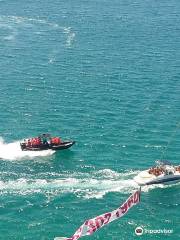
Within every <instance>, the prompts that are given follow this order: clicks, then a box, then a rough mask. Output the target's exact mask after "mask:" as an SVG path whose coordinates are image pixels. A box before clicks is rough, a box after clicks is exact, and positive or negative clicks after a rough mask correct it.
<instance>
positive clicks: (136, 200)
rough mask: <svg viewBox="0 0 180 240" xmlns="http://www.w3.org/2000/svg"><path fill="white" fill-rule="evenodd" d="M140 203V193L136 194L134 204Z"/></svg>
mask: <svg viewBox="0 0 180 240" xmlns="http://www.w3.org/2000/svg"><path fill="white" fill-rule="evenodd" d="M138 202H139V191H137V192H135V193H134V203H138Z"/></svg>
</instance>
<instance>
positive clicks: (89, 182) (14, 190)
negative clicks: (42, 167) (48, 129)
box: [0, 169, 167, 199]
mask: <svg viewBox="0 0 180 240" xmlns="http://www.w3.org/2000/svg"><path fill="white" fill-rule="evenodd" d="M136 174H137V172H135V171H129V172H123V173H118V172H116V171H112V170H110V169H104V170H100V171H94V172H93V173H91V174H90V173H73V174H69V173H65V174H60V173H50V172H49V173H44V174H43V175H40V176H39V178H36V179H35V178H34V176H29V175H22V176H21V177H20V178H18V179H16V180H8V181H5V180H1V181H0V194H1V195H4V194H11V195H12V194H15V195H28V194H34V193H40V194H43V195H46V196H52V197H53V196H57V195H63V194H67V193H71V194H74V195H76V196H77V197H79V198H84V199H90V198H103V196H105V195H106V194H107V193H112V192H117V193H125V194H127V193H128V194H129V193H132V191H135V190H137V189H138V188H139V186H138V184H137V183H136V182H135V181H134V180H133V176H134V175H136ZM4 175H6V173H3V172H2V173H1V176H2V177H3V176H4ZM155 187H157V186H146V187H143V188H142V191H143V192H147V191H149V190H151V189H153V188H155ZM160 187H163V188H164V187H165V186H160ZM166 187H167V186H166Z"/></svg>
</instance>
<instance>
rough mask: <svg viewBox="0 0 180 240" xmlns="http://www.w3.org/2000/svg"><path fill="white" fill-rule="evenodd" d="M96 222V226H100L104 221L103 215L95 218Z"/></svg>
mask: <svg viewBox="0 0 180 240" xmlns="http://www.w3.org/2000/svg"><path fill="white" fill-rule="evenodd" d="M95 223H96V227H97V228H100V227H101V226H102V225H103V223H104V218H103V217H97V218H96V219H95Z"/></svg>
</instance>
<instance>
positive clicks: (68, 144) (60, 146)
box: [20, 141, 75, 151]
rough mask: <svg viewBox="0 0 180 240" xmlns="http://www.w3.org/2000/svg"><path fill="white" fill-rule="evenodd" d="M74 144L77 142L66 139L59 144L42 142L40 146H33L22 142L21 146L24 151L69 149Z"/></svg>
mask: <svg viewBox="0 0 180 240" xmlns="http://www.w3.org/2000/svg"><path fill="white" fill-rule="evenodd" d="M74 144H75V141H65V142H62V143H60V144H58V145H55V144H48V143H47V144H41V145H40V146H34V147H32V146H26V144H25V143H20V146H21V149H22V151H44V150H48V149H51V150H55V151H57V150H64V149H68V148H70V147H71V146H72V145H74Z"/></svg>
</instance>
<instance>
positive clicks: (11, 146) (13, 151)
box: [0, 138, 54, 160]
mask: <svg viewBox="0 0 180 240" xmlns="http://www.w3.org/2000/svg"><path fill="white" fill-rule="evenodd" d="M53 153H54V151H52V150H45V151H22V150H21V147H20V141H16V142H12V143H5V142H4V140H3V138H0V158H2V159H5V160H20V159H23V158H34V157H44V156H49V155H52V154H53Z"/></svg>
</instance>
